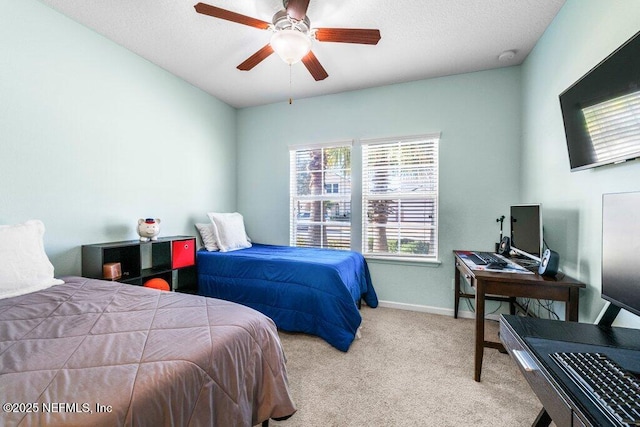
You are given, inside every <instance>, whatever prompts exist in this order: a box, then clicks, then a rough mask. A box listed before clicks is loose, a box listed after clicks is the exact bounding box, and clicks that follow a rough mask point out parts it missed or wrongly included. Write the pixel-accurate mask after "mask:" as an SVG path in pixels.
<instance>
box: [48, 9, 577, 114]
mask: <svg viewBox="0 0 640 427" xmlns="http://www.w3.org/2000/svg"><path fill="white" fill-rule="evenodd" d="M41 1H42V2H43V3H46V4H48V5H50V6H51V7H53V8H54V9H56V10H58V11H59V12H61V13H63V14H65V15H66V16H68V17H70V18H71V19H73V20H75V21H77V22H79V23H81V24H83V25H85V26H87V27H89V28H91V29H93V30H95V31H96V32H98V33H100V34H102V35H104V36H105V37H107V38H109V39H111V40H113V41H114V42H116V43H118V44H120V45H122V46H124V47H126V48H127V49H129V50H131V51H133V52H135V53H137V54H138V55H140V56H141V57H143V58H146V59H147V60H149V61H151V62H152V63H154V64H157V65H158V66H160V67H162V68H164V69H166V70H167V71H169V72H171V73H173V74H175V75H176V76H178V77H181V78H182V79H184V80H186V81H187V82H189V83H191V84H193V85H194V86H196V87H199V88H201V89H202V90H204V91H206V92H208V93H210V94H211V95H213V96H215V97H216V98H218V99H220V100H222V101H224V102H226V103H228V104H229V105H232V106H234V107H237V108H241V107H247V106H254V105H262V104H268V103H274V102H287V100H288V99H289V96H290V95H292V96H293V97H294V99H295V98H305V97H310V96H318V95H324V94H330V93H337V92H344V91H349V90H355V89H362V88H367V87H374V86H382V85H388V84H392V83H399V82H407V81H412V80H420V79H425V78H431V77H438V76H445V75H451V74H459V73H466V72H472V71H479V70H486V69H492V68H498V67H504V66H511V65H517V64H520V63H522V61H523V60H524V59H525V58H526V57H527V55H528V54H529V52H530V51H531V49H532V48H533V47H534V46H535V43H536V42H537V40H538V39H539V38H540V36H541V35H542V33H543V32H544V30H545V29H546V28H547V26H548V25H549V24H550V23H551V21H552V20H553V18H554V17H555V15H556V14H557V12H558V10H559V9H560V8H561V7H562V5H563V4H564V2H565V0H349V1H347V0H311V3H310V5H309V9H308V11H307V16H309V18H310V19H311V26H312V27H347V28H378V29H379V30H380V32H381V35H382V39H381V40H380V42H379V43H378V45H376V46H370V45H358V44H345V43H328V42H324V43H320V42H317V41H314V44H313V48H312V50H313V52H314V53H315V55H316V57H317V58H318V60H319V61H320V63H321V64H322V65H323V66H324V68H325V69H326V70H327V72H328V73H329V77H328V78H327V79H325V80H323V81H319V82H317V81H315V80H314V79H313V78H312V77H311V75H310V74H309V72H308V71H307V69H306V68H305V67H304V65H303V64H302V63H298V64H295V65H293V66H292V67H291V76H290V74H289V66H288V65H287V64H285V63H284V62H283V61H282V60H281V59H280V58H279V57H278V56H277V55H275V54H274V55H271V56H270V57H268V58H267V59H265V60H264V61H263V62H262V63H260V64H258V65H257V66H256V67H255V68H254V69H253V70H251V71H239V70H238V69H236V66H237V65H238V64H240V63H241V62H242V61H244V60H245V59H246V58H248V57H249V56H250V55H252V54H253V53H254V52H256V51H257V50H258V49H260V48H261V47H263V46H264V45H265V44H267V43H268V42H269V38H270V34H271V33H270V32H269V31H265V30H259V29H256V28H252V27H248V26H245V25H241V24H237V23H234V22H229V21H224V20H221V19H216V18H212V17H210V16H206V15H202V14H199V13H196V12H195V10H194V8H193V6H194V5H195V4H196V3H197V2H198V0H135V1H132V0H108V1H107V0H41ZM203 2H204V3H208V4H211V5H214V6H217V7H221V8H224V9H228V10H231V11H234V12H237V13H241V14H243V15H248V16H251V17H254V18H258V19H261V20H263V21H267V22H271V18H272V16H273V14H274V13H275V12H277V11H278V10H281V9H282V0H253V1H250V0H203ZM505 50H515V51H516V55H515V57H514V58H513V59H512V60H510V61H499V60H498V55H499V54H500V53H501V52H503V51H505ZM290 80H291V82H290Z"/></svg>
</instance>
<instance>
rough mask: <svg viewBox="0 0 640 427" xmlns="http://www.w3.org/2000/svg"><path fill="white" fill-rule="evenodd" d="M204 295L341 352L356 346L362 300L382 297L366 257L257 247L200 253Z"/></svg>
mask: <svg viewBox="0 0 640 427" xmlns="http://www.w3.org/2000/svg"><path fill="white" fill-rule="evenodd" d="M197 266H198V292H199V293H200V294H201V295H205V296H211V297H215V298H220V299H225V300H229V301H234V302H237V303H240V304H243V305H246V306H249V307H251V308H254V309H256V310H258V311H260V312H262V313H264V314H266V315H267V316H269V317H270V318H271V319H273V320H274V322H275V323H276V325H277V326H278V328H280V329H282V330H285V331H293V332H305V333H309V334H313V335H317V336H320V337H321V338H323V339H325V340H326V341H327V342H328V343H329V344H331V345H333V346H334V347H336V348H337V349H339V350H341V351H347V350H348V349H349V347H350V345H351V343H352V342H353V340H354V338H355V336H356V334H357V332H358V328H359V326H360V324H361V322H362V317H361V316H360V312H359V310H358V304H359V302H360V300H361V298H362V299H363V300H364V301H365V303H366V304H367V305H368V306H370V307H377V305H378V297H377V295H376V292H375V289H374V287H373V284H372V282H371V276H370V274H369V269H368V267H367V263H366V260H365V259H364V257H363V256H362V255H361V254H359V253H357V252H353V251H341V250H332V249H316V248H297V247H290V246H276V245H263V244H256V243H254V244H253V246H252V247H251V248H247V249H241V250H237V251H233V252H208V251H204V250H200V251H198V252H197Z"/></svg>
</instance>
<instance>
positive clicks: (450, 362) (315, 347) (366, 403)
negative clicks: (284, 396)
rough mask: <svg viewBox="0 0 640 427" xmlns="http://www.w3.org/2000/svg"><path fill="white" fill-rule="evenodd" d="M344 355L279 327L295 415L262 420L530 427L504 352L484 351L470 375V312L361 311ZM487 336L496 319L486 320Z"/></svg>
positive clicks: (526, 400) (530, 400) (530, 403)
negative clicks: (459, 315)
mask: <svg viewBox="0 0 640 427" xmlns="http://www.w3.org/2000/svg"><path fill="white" fill-rule="evenodd" d="M362 317H363V323H362V338H360V339H356V340H355V341H354V343H353V344H352V345H351V348H350V349H349V351H348V352H347V353H343V352H341V351H338V350H336V349H334V348H333V347H331V346H330V345H329V344H327V343H326V342H325V341H323V340H322V339H320V338H317V337H313V336H309V335H304V334H292V333H286V332H280V337H281V340H282V343H283V346H284V349H285V353H286V355H287V360H288V362H287V371H288V374H289V385H290V387H291V393H292V395H293V399H294V401H295V402H296V405H297V407H298V412H297V413H296V414H295V415H294V416H293V417H292V418H290V419H289V420H286V421H280V422H276V421H271V422H270V425H272V426H282V427H294V426H305V427H308V426H336V427H338V426H340V427H342V426H439V427H440V426H461V425H466V426H509V427H513V426H530V425H531V423H532V422H533V420H534V419H535V417H536V416H537V414H538V412H539V410H540V409H541V408H542V406H541V404H540V403H539V401H538V399H537V398H536V397H535V395H534V394H533V392H532V391H531V390H530V388H529V386H528V384H527V382H526V381H525V379H524V378H523V376H522V375H521V374H520V372H519V371H518V368H517V367H516V366H515V364H514V362H513V361H512V360H511V358H510V357H509V355H507V354H501V353H499V352H498V351H497V350H494V349H485V352H484V363H483V368H482V382H480V383H477V382H475V381H474V380H473V336H474V333H473V331H474V323H473V321H472V320H470V319H454V318H452V317H446V316H439V315H434V314H427V313H419V312H412V311H404V310H397V309H391V308H383V307H378V308H376V309H372V308H369V307H363V308H362ZM486 324H487V339H492V340H497V330H498V323H497V322H494V321H487V322H486Z"/></svg>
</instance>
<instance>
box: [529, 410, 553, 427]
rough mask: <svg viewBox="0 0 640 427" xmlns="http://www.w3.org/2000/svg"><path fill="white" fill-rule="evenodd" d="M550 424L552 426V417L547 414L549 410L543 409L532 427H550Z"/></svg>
mask: <svg viewBox="0 0 640 427" xmlns="http://www.w3.org/2000/svg"><path fill="white" fill-rule="evenodd" d="M550 424H551V417H550V416H549V414H548V413H547V410H546V409H544V408H542V410H541V411H540V413H539V414H538V417H537V418H536V420H535V421H534V422H533V424H532V425H531V426H532V427H549V425H550Z"/></svg>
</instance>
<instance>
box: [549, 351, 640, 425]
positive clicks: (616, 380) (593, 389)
mask: <svg viewBox="0 0 640 427" xmlns="http://www.w3.org/2000/svg"><path fill="white" fill-rule="evenodd" d="M549 356H550V357H551V359H552V360H553V361H554V362H556V363H557V364H558V366H560V368H562V370H563V371H564V372H565V373H566V374H567V375H568V376H569V378H571V380H572V381H573V382H574V383H575V384H576V385H577V386H578V387H580V388H581V389H582V390H583V391H584V392H585V394H586V395H587V396H588V397H589V399H590V400H591V401H592V402H593V403H594V404H595V405H596V407H598V409H599V410H600V411H601V412H602V413H603V414H604V415H605V417H606V418H608V419H609V420H611V422H612V423H613V425H617V426H640V381H638V380H637V379H636V378H635V377H634V376H633V375H631V374H630V373H629V372H627V371H625V370H624V369H623V368H621V367H620V366H619V365H618V364H617V363H615V362H614V361H613V360H611V359H609V358H608V357H607V356H605V355H604V354H601V353H551V354H550V355H549Z"/></svg>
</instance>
